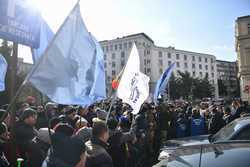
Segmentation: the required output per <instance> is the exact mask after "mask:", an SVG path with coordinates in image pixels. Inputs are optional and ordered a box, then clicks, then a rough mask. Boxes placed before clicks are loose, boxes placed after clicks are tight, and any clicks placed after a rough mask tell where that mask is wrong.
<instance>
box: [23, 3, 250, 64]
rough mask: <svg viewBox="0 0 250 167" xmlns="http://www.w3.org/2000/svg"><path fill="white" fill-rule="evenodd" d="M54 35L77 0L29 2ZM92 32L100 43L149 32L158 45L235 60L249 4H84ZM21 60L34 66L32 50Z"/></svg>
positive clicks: (26, 50)
mask: <svg viewBox="0 0 250 167" xmlns="http://www.w3.org/2000/svg"><path fill="white" fill-rule="evenodd" d="M30 1H34V4H35V5H36V6H37V8H38V9H39V10H40V11H41V13H42V16H43V17H44V19H45V20H46V21H47V22H48V24H49V25H50V26H51V28H52V29H53V31H55V32H56V30H57V29H58V28H59V26H60V25H61V23H62V22H63V20H64V18H65V17H66V16H67V14H68V13H69V11H70V10H71V8H72V7H73V6H74V4H75V3H76V0H30ZM80 5H81V12H82V16H83V19H84V21H85V24H86V26H87V28H88V30H89V31H90V32H91V33H92V34H93V35H94V36H95V37H96V38H97V39H98V40H105V39H113V38H116V37H122V36H124V35H128V34H133V33H139V32H144V33H146V34H148V35H149V36H150V37H151V38H152V39H153V40H154V41H155V44H156V45H158V46H163V47H168V46H174V47H175V48H177V49H182V50H189V51H194V52H202V53H209V54H214V55H215V56H216V57H217V59H220V60H227V61H235V60H236V53H235V47H234V43H235V39H234V32H235V30H234V25H235V20H236V18H237V17H240V16H244V15H250V0H81V1H80ZM19 55H20V57H23V58H25V61H26V62H30V61H31V55H30V50H29V49H28V48H26V47H20V50H19Z"/></svg>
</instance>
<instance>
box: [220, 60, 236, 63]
mask: <svg viewBox="0 0 250 167" xmlns="http://www.w3.org/2000/svg"><path fill="white" fill-rule="evenodd" d="M216 61H217V62H221V63H236V61H225V60H216Z"/></svg>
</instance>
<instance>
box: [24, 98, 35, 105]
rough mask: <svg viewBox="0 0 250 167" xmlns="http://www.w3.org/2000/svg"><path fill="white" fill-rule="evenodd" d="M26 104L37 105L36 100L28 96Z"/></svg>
mask: <svg viewBox="0 0 250 167" xmlns="http://www.w3.org/2000/svg"><path fill="white" fill-rule="evenodd" d="M26 102H27V103H28V104H29V105H31V106H32V105H34V104H35V103H36V98H35V97H33V96H28V97H27V98H26Z"/></svg>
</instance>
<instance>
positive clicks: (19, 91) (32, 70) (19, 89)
mask: <svg viewBox="0 0 250 167" xmlns="http://www.w3.org/2000/svg"><path fill="white" fill-rule="evenodd" d="M79 2H80V0H78V1H77V3H76V5H75V6H74V7H73V9H72V10H71V11H70V13H69V15H68V16H67V17H66V19H65V20H64V22H63V24H62V25H61V26H60V28H59V30H58V31H57V33H56V34H55V36H54V37H53V39H52V40H51V41H50V45H48V47H47V48H46V50H45V52H44V53H43V55H42V56H41V57H40V58H39V59H38V61H37V63H36V64H34V66H33V67H32V69H31V71H30V72H29V73H28V75H27V76H26V77H25V79H24V81H23V83H22V84H21V86H20V87H19V88H18V90H17V92H16V94H15V96H14V97H13V98H12V100H11V102H10V104H9V106H8V108H7V112H5V113H4V115H3V116H2V118H1V119H0V122H3V120H4V119H5V118H6V117H7V115H8V113H9V112H10V110H11V109H12V107H13V105H14V103H15V101H16V99H17V97H18V96H19V95H20V93H21V92H22V90H23V88H24V85H26V83H27V82H28V81H29V80H30V78H31V76H32V75H33V74H34V72H35V71H36V70H37V68H38V67H39V65H40V64H41V62H42V61H43V60H44V58H45V55H46V53H47V52H48V50H49V49H50V46H51V44H52V43H53V42H54V41H55V39H56V37H57V36H58V34H59V32H61V31H62V28H63V26H64V25H65V23H66V21H67V20H68V19H69V17H70V15H71V13H72V12H73V11H74V10H75V8H76V7H77V5H78V4H79Z"/></svg>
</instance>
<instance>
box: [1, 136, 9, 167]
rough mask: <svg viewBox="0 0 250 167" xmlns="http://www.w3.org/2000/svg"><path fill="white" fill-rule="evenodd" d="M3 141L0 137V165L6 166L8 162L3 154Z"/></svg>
mask: <svg viewBox="0 0 250 167" xmlns="http://www.w3.org/2000/svg"><path fill="white" fill-rule="evenodd" d="M4 144H5V143H4V141H3V140H1V139H0V166H1V167H8V166H9V162H8V160H7V158H6V157H5V155H4Z"/></svg>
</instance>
